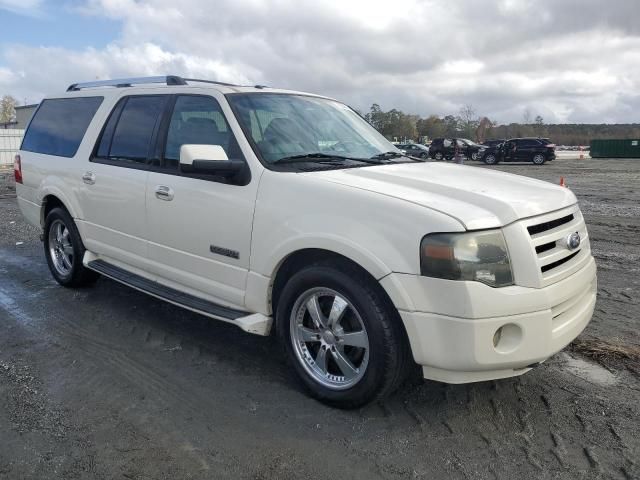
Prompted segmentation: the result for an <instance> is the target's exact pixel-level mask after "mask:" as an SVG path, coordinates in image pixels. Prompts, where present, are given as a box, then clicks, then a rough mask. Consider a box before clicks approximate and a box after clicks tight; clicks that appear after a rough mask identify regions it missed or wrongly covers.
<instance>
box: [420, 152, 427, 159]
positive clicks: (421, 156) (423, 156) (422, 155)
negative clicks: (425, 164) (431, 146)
mask: <svg viewBox="0 0 640 480" xmlns="http://www.w3.org/2000/svg"><path fill="white" fill-rule="evenodd" d="M420 158H422V159H423V160H426V159H427V158H429V154H428V153H427V152H424V153H421V154H420Z"/></svg>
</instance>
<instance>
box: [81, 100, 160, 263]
mask: <svg viewBox="0 0 640 480" xmlns="http://www.w3.org/2000/svg"><path fill="white" fill-rule="evenodd" d="M168 99H169V96H167V95H131V96H125V97H123V98H121V99H120V100H119V102H118V103H117V104H116V106H115V107H114V109H113V110H112V112H111V114H110V116H109V119H108V120H107V122H106V124H105V126H104V128H103V130H102V132H101V135H100V137H99V138H98V142H97V144H96V146H95V149H94V152H93V155H92V157H91V160H90V163H88V164H86V165H87V166H86V169H85V170H84V171H83V172H81V176H82V183H81V184H80V185H81V187H80V191H79V196H80V199H81V202H82V203H83V210H84V219H83V227H84V228H83V235H84V236H83V240H84V243H85V246H86V247H87V249H88V250H91V251H93V252H95V253H97V254H100V255H102V256H104V257H107V258H108V259H110V260H115V261H118V262H122V263H125V264H127V265H128V266H131V267H135V268H138V269H141V270H146V268H145V267H146V263H147V260H146V257H147V243H146V239H145V236H146V228H147V225H146V211H145V202H146V196H145V194H146V187H147V177H148V176H149V168H150V167H151V164H152V162H153V159H152V158H151V157H152V156H153V153H154V151H155V149H154V145H155V139H156V136H157V132H158V129H159V126H160V120H161V118H162V114H163V111H164V109H165V107H166V105H167V101H168Z"/></svg>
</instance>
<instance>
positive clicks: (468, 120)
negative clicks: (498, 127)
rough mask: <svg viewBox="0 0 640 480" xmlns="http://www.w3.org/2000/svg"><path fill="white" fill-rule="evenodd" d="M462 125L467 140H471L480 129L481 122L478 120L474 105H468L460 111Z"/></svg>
mask: <svg viewBox="0 0 640 480" xmlns="http://www.w3.org/2000/svg"><path fill="white" fill-rule="evenodd" d="M460 123H461V124H462V130H463V131H464V134H465V136H466V137H467V138H471V137H472V136H473V134H474V132H475V129H476V128H477V127H478V124H479V120H478V119H476V111H475V109H474V108H473V105H471V104H466V105H463V106H462V108H461V109H460Z"/></svg>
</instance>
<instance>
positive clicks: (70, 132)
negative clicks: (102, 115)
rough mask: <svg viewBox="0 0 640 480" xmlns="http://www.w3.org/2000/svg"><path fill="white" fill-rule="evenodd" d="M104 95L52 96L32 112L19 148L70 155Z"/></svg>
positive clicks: (78, 143)
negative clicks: (33, 113) (32, 114)
mask: <svg viewBox="0 0 640 480" xmlns="http://www.w3.org/2000/svg"><path fill="white" fill-rule="evenodd" d="M103 99H104V97H75V98H52V99H48V100H44V101H43V102H42V103H41V104H40V107H38V110H37V111H36V113H35V115H34V117H33V119H32V120H31V123H30V124H29V127H28V128H27V131H26V133H25V135H24V140H23V141H22V146H21V147H20V148H21V149H22V150H25V151H28V152H35V153H43V154H46V155H57V156H60V157H73V156H74V155H75V154H76V152H77V151H78V147H80V143H81V142H82V139H83V137H84V134H85V133H86V132H87V128H88V127H89V123H91V120H92V119H93V116H94V115H95V114H96V111H97V110H98V108H99V107H100V104H101V103H102V100H103Z"/></svg>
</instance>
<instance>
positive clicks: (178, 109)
mask: <svg viewBox="0 0 640 480" xmlns="http://www.w3.org/2000/svg"><path fill="white" fill-rule="evenodd" d="M209 92H210V91H209ZM209 92H208V93H209ZM173 103H174V106H173V109H172V112H171V114H170V116H168V121H167V125H166V127H165V130H166V133H164V134H163V138H166V140H165V141H164V142H163V141H161V147H162V148H161V150H162V152H161V157H162V161H161V166H160V168H159V169H157V170H156V171H153V172H151V173H150V174H149V178H148V180H147V193H146V199H147V200H146V202H147V231H148V239H149V247H148V248H149V260H150V266H149V268H150V269H151V271H152V272H153V273H154V274H156V275H157V276H158V281H159V282H161V283H163V284H165V285H168V286H170V287H173V288H178V289H180V290H182V291H187V292H189V293H191V294H192V295H196V296H198V297H200V298H205V299H207V300H210V301H213V302H215V303H219V304H222V305H226V306H235V307H242V306H243V305H244V292H245V284H246V279H247V272H248V269H249V255H250V246H251V229H252V224H253V211H254V205H255V198H256V194H257V187H258V180H259V179H258V178H247V179H245V180H243V181H240V182H236V181H229V180H225V179H224V178H220V177H215V176H211V175H194V174H188V173H182V172H181V171H180V168H179V159H180V147H181V145H184V144H196V145H201V144H208V145H220V146H222V148H223V149H224V150H225V152H226V154H227V157H228V158H229V159H237V160H244V156H243V154H242V152H241V151H240V148H239V146H238V142H237V141H236V135H241V133H240V127H239V126H238V125H237V123H233V128H235V129H236V132H234V131H233V129H232V123H231V122H230V121H229V120H233V122H235V119H233V118H232V114H231V112H230V110H228V106H227V104H226V102H224V100H223V99H222V98H220V101H218V99H217V98H214V97H213V96H211V95H177V96H175V97H174V99H173ZM221 104H222V105H225V107H224V108H226V111H225V110H224V109H223V107H222V106H221ZM159 192H161V193H159Z"/></svg>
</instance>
